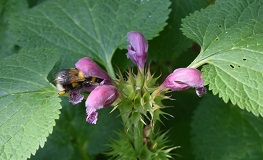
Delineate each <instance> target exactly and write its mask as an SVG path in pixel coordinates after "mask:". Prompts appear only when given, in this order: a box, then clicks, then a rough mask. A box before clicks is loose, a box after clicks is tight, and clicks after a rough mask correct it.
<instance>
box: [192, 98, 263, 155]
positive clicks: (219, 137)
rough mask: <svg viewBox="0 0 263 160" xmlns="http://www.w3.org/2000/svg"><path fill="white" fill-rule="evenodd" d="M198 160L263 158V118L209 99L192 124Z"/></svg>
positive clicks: (200, 108)
mask: <svg viewBox="0 0 263 160" xmlns="http://www.w3.org/2000/svg"><path fill="white" fill-rule="evenodd" d="M192 135H193V138H192V143H193V151H194V154H195V156H196V159H197V160H199V159H200V160H211V159H217V160H229V159H235V160H244V159H251V160H259V159H263V153H262V143H263V119H262V118H261V117H255V116H253V115H252V114H251V113H248V112H245V111H243V110H240V109H238V108H237V107H236V106H233V105H231V104H225V103H224V102H223V101H222V100H220V99H219V98H216V97H214V96H207V97H205V99H204V100H203V101H202V102H201V103H200V105H199V106H198V108H197V110H196V111H195V114H194V118H193V122H192Z"/></svg>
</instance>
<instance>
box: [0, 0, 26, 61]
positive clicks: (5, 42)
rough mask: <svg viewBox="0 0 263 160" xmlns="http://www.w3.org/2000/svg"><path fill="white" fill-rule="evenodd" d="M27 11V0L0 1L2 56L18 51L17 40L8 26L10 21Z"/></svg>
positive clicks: (0, 50)
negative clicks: (14, 16)
mask: <svg viewBox="0 0 263 160" xmlns="http://www.w3.org/2000/svg"><path fill="white" fill-rule="evenodd" d="M26 9H27V3H26V0H19V1H17V0H2V1H0V15H1V16H0V56H1V57H5V56H8V55H11V54H13V53H15V52H17V50H16V46H15V44H16V38H15V36H14V34H13V33H12V32H10V28H9V26H8V22H9V19H10V18H11V17H12V16H13V15H15V14H19V13H20V12H21V11H24V10H26Z"/></svg>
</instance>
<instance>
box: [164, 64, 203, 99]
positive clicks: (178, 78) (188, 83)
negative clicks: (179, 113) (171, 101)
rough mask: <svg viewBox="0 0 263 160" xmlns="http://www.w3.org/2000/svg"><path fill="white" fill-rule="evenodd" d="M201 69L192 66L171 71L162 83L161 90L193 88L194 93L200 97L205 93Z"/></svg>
mask: <svg viewBox="0 0 263 160" xmlns="http://www.w3.org/2000/svg"><path fill="white" fill-rule="evenodd" d="M201 73H202V72H201V71H199V70H197V69H194V68H178V69H176V70H174V71H173V73H171V74H170V75H168V76H167V78H166V79H165V80H164V82H163V83H162V85H161V87H162V90H163V89H166V88H169V89H171V90H173V91H180V90H185V89H188V88H195V90H196V94H197V95H198V96H199V97H201V96H202V94H205V93H206V88H205V87H204V79H203V78H201Z"/></svg>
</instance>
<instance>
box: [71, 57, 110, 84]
mask: <svg viewBox="0 0 263 160" xmlns="http://www.w3.org/2000/svg"><path fill="white" fill-rule="evenodd" d="M75 67H76V68H77V69H78V70H80V71H81V72H82V73H83V75H84V77H97V78H100V79H103V81H102V82H100V84H101V85H103V84H106V85H108V84H111V83H112V80H111V78H110V76H109V75H108V74H107V73H106V72H105V71H104V70H103V69H101V68H100V67H99V66H98V65H97V64H96V63H95V62H94V61H93V60H91V59H90V58H88V57H84V58H81V59H80V60H78V62H77V63H76V64H75Z"/></svg>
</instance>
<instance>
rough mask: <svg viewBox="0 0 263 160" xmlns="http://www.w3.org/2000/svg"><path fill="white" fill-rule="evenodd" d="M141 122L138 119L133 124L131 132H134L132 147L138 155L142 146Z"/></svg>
mask: <svg viewBox="0 0 263 160" xmlns="http://www.w3.org/2000/svg"><path fill="white" fill-rule="evenodd" d="M143 126H144V125H143V123H142V122H141V121H138V123H137V124H134V125H133V134H134V149H135V151H136V153H137V155H139V153H140V151H141V149H142V146H143Z"/></svg>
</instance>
